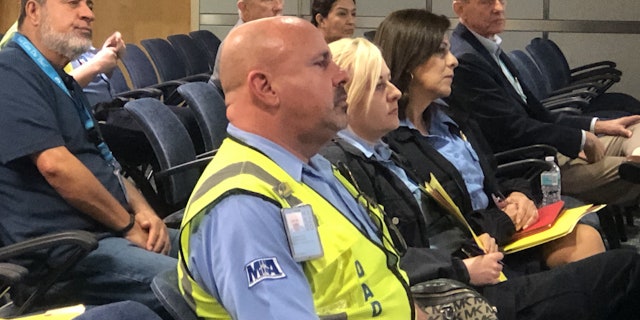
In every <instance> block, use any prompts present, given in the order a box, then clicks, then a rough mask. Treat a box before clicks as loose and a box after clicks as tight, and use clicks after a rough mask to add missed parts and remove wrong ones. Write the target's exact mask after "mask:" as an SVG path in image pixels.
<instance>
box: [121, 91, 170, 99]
mask: <svg viewBox="0 0 640 320" xmlns="http://www.w3.org/2000/svg"><path fill="white" fill-rule="evenodd" d="M116 97H118V98H125V99H140V98H158V99H159V98H160V97H162V90H160V89H155V88H140V89H134V90H129V91H124V92H120V93H117V94H116Z"/></svg>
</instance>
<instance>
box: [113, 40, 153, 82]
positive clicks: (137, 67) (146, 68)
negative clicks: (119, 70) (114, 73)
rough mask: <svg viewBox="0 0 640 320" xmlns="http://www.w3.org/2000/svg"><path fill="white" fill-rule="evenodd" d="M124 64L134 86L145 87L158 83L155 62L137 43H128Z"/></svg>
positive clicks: (123, 59)
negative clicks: (154, 67)
mask: <svg viewBox="0 0 640 320" xmlns="http://www.w3.org/2000/svg"><path fill="white" fill-rule="evenodd" d="M122 64H124V67H125V68H126V69H127V73H129V78H131V84H132V85H133V87H134V88H136V89H139V88H144V87H148V86H152V85H154V84H157V83H158V76H157V75H156V70H155V69H153V64H152V63H151V61H150V60H149V58H148V57H147V55H146V54H145V53H144V51H142V49H140V47H138V46H137V45H135V44H133V43H127V54H125V55H124V57H122Z"/></svg>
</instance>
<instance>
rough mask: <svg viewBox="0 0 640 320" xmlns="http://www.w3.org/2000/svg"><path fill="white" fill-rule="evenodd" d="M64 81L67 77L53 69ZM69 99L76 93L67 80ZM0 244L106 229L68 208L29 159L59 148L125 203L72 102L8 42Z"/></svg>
mask: <svg viewBox="0 0 640 320" xmlns="http://www.w3.org/2000/svg"><path fill="white" fill-rule="evenodd" d="M57 71H58V73H59V74H60V75H61V77H63V79H65V78H64V77H67V75H66V74H65V73H64V72H63V71H62V70H57ZM71 82H72V86H73V92H74V94H73V95H74V96H76V97H80V99H82V100H84V104H85V105H88V103H87V102H86V99H85V98H84V96H83V95H82V94H78V93H81V92H82V89H81V88H80V87H79V86H78V84H77V83H76V82H75V81H71ZM0 115H1V116H0V128H1V129H0V130H2V131H1V132H2V134H0V212H2V219H0V241H1V242H2V243H3V244H5V245H6V244H10V243H14V242H18V241H21V240H25V239H27V238H32V237H35V236H39V235H43V234H49V233H52V232H59V231H64V230H74V229H80V230H86V231H91V232H103V231H107V230H106V229H105V228H104V227H103V226H102V225H101V224H100V223H98V222H97V221H95V220H93V219H92V218H90V217H89V216H87V215H85V214H83V213H81V212H79V211H78V210H76V209H75V208H73V207H71V206H70V205H69V204H68V203H67V202H66V201H65V200H64V199H63V198H62V197H61V196H60V195H59V194H58V193H57V192H56V191H55V190H54V189H53V188H52V187H51V186H50V185H49V183H48V182H47V181H46V180H45V179H44V177H43V176H42V175H41V174H40V172H39V171H38V169H37V167H36V166H35V164H34V163H33V161H32V160H31V158H30V156H31V155H33V154H35V153H38V152H41V151H44V150H47V149H50V148H54V147H60V146H65V147H66V148H67V149H68V150H69V151H70V152H71V153H72V154H73V155H75V156H76V157H77V158H78V160H80V162H82V163H83V164H84V165H85V166H86V167H87V168H88V169H89V170H90V171H91V172H92V173H93V174H94V175H95V176H96V178H97V179H98V180H99V181H100V182H101V183H102V184H103V185H104V186H105V187H106V189H107V190H109V192H111V194H113V195H114V196H115V197H116V199H118V201H120V202H121V203H123V204H125V203H126V200H125V197H124V193H123V191H122V189H121V187H120V184H119V182H118V179H117V178H116V177H115V175H114V174H113V169H112V168H111V166H109V164H108V163H107V162H106V161H105V160H104V159H103V158H102V156H101V155H100V152H99V150H98V149H97V147H96V146H95V144H94V143H92V142H91V141H89V139H88V134H87V131H86V130H85V129H84V126H83V121H82V120H81V118H80V115H79V113H78V109H77V107H76V105H75V104H74V102H73V100H72V99H71V98H70V97H69V96H68V95H67V94H66V93H65V92H64V91H62V89H60V88H59V87H58V86H57V85H56V84H55V83H54V82H53V81H52V80H50V78H49V77H48V76H47V75H46V74H45V73H44V72H43V71H42V70H41V69H40V68H39V67H38V66H37V65H36V64H35V62H33V61H32V60H31V58H30V57H28V56H27V54H26V53H25V52H24V51H23V50H22V49H21V48H20V47H18V46H17V44H15V43H13V42H11V43H9V44H8V45H7V47H6V48H5V49H3V50H2V51H1V52H0Z"/></svg>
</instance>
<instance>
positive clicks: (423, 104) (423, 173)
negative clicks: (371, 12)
mask: <svg viewBox="0 0 640 320" xmlns="http://www.w3.org/2000/svg"><path fill="white" fill-rule="evenodd" d="M448 27H449V20H447V19H446V18H445V17H443V16H436V15H434V14H431V13H429V12H427V11H425V10H401V11H396V12H394V13H392V14H390V15H389V16H388V17H387V18H385V20H384V21H383V22H382V23H381V24H380V27H379V28H378V31H377V32H376V39H375V41H376V42H377V43H378V44H379V45H380V48H381V50H382V54H383V56H384V58H385V61H387V63H388V64H389V65H390V66H391V81H392V82H393V83H394V84H396V85H397V86H398V88H399V89H400V90H401V91H402V92H403V93H404V95H403V97H402V98H401V99H400V101H399V112H398V115H399V118H400V127H399V128H398V129H396V130H394V131H392V132H390V133H389V134H388V135H387V136H386V137H385V139H386V141H387V143H388V144H389V146H390V147H391V149H393V150H394V151H395V152H397V153H399V154H400V155H401V156H402V157H404V158H405V159H406V162H403V163H401V162H399V163H398V164H399V165H401V166H404V167H406V168H408V169H410V170H411V171H412V174H414V175H416V177H417V179H418V182H419V183H422V182H423V181H429V177H430V174H431V173H433V175H434V176H435V177H436V178H437V179H438V181H440V183H441V184H442V186H443V187H444V189H445V190H446V191H447V192H448V193H449V194H450V195H451V197H452V198H453V200H454V201H455V203H456V205H457V206H458V207H459V208H460V210H461V211H462V212H463V213H464V214H468V215H481V216H483V217H484V218H488V217H492V218H491V219H495V220H494V221H495V222H494V223H495V225H496V227H495V229H492V228H491V227H488V226H486V224H485V226H484V228H482V230H485V231H487V232H489V233H490V234H491V235H492V236H493V237H495V238H496V240H497V241H498V243H499V244H500V245H503V244H505V243H507V242H508V241H509V240H510V239H511V236H512V235H513V233H514V232H515V231H518V230H521V229H526V228H527V227H528V226H529V225H531V224H532V223H534V222H535V221H536V220H537V209H536V206H535V204H534V203H533V201H532V200H531V199H530V198H529V197H528V195H527V193H528V191H529V190H528V188H526V187H524V186H528V182H526V181H523V180H521V179H512V180H508V181H502V182H501V183H498V181H497V179H496V175H495V166H494V165H493V163H495V161H493V159H492V158H491V157H492V154H491V152H490V151H488V148H487V147H486V142H485V141H484V137H483V136H482V134H481V133H479V132H478V130H477V128H476V126H474V123H473V122H472V121H467V119H465V118H464V117H459V116H460V115H458V114H452V113H451V112H450V110H449V108H448V107H447V106H446V105H445V104H444V102H443V101H442V100H438V99H439V98H443V97H446V96H448V95H449V93H450V92H451V78H452V76H453V70H454V69H455V67H456V66H457V60H456V58H455V57H454V56H453V55H452V54H451V53H450V52H449V43H448V39H447V37H446V35H445V32H446V30H447V28H448ZM416 44H420V45H417V46H416ZM523 184H524V186H523ZM521 191H524V193H523V192H521ZM503 193H504V194H506V195H507V197H506V198H505V199H504V201H503V202H501V203H496V202H494V201H493V200H492V197H493V196H495V195H501V194H503ZM490 230H495V231H494V232H490ZM602 251H604V244H603V243H602V238H601V237H600V234H599V233H598V232H597V230H595V229H594V228H593V227H591V226H588V225H584V224H578V225H577V227H576V229H575V230H574V232H573V233H571V234H570V235H568V236H566V237H563V238H561V239H558V240H556V241H553V242H550V243H548V244H545V245H543V246H542V252H541V254H542V256H543V259H542V260H543V261H545V262H546V264H547V266H549V267H555V266H558V265H562V264H565V263H568V262H571V261H576V260H580V259H582V258H585V257H588V256H591V255H593V254H596V253H600V252H602ZM531 254H532V252H528V254H527V255H526V256H530V255H531ZM527 258H528V257H527Z"/></svg>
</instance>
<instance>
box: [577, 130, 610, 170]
mask: <svg viewBox="0 0 640 320" xmlns="http://www.w3.org/2000/svg"><path fill="white" fill-rule="evenodd" d="M598 122H600V121H597V122H596V126H597V124H598ZM603 122H606V121H603ZM584 133H585V137H586V140H585V142H584V149H583V150H582V151H583V153H584V157H585V160H586V161H587V162H589V163H596V162H598V161H600V160H602V158H604V144H603V143H602V141H600V139H598V137H596V136H595V135H594V134H593V133H591V132H588V131H585V132H584Z"/></svg>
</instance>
